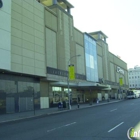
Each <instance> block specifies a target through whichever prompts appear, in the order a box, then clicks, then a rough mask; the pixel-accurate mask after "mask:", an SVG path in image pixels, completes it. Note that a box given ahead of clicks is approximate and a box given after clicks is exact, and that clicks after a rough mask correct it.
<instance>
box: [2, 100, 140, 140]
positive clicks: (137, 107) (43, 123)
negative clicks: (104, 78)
mask: <svg viewBox="0 0 140 140" xmlns="http://www.w3.org/2000/svg"><path fill="white" fill-rule="evenodd" d="M139 112H140V99H132V100H124V101H122V102H118V103H113V104H107V105H102V106H96V107H95V106H94V107H90V108H85V109H80V110H73V111H70V112H64V113H60V114H53V115H48V116H44V117H40V118H33V119H30V120H23V121H19V122H12V123H5V124H1V125H0V139H1V140H19V139H20V140H128V138H127V130H128V129H129V128H130V127H134V126H135V125H136V124H137V123H138V122H139V121H140V113H139Z"/></svg>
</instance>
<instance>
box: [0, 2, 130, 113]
mask: <svg viewBox="0 0 140 140" xmlns="http://www.w3.org/2000/svg"><path fill="white" fill-rule="evenodd" d="M71 8H74V7H73V5H72V4H70V3H69V2H68V1H66V0H38V1H37V0H0V114H3V113H16V112H22V111H28V110H33V109H34V107H35V109H44V108H50V107H54V106H57V104H58V102H59V101H63V100H65V101H67V100H68V81H67V77H68V65H69V64H73V65H74V67H75V80H72V81H69V89H70V97H71V101H72V103H73V104H74V103H76V102H77V98H78V97H79V98H80V103H85V102H90V103H92V102H94V101H96V99H97V98H98V99H99V100H102V97H103V96H104V97H105V99H108V98H109V97H110V98H112V99H113V98H120V97H121V98H124V97H125V92H126V90H127V89H128V72H127V63H126V62H124V61H123V60H121V59H120V58H118V57H117V56H115V55H114V54H112V53H111V52H110V51H109V48H108V44H107V42H106V40H107V36H106V35H105V34H104V33H103V32H102V31H97V32H91V33H86V32H85V33H83V32H81V31H80V30H78V29H77V28H75V27H74V25H73V23H74V20H73V16H72V15H71ZM83 20H84V19H83ZM118 41H119V40H118ZM114 43H115V42H114ZM120 77H121V78H122V79H123V84H122V85H120V84H119V79H120Z"/></svg>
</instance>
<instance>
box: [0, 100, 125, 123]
mask: <svg viewBox="0 0 140 140" xmlns="http://www.w3.org/2000/svg"><path fill="white" fill-rule="evenodd" d="M121 101H124V100H118V101H112V102H106V103H98V104H94V105H90V106H85V107H81V108H75V109H71V110H62V111H55V112H51V113H45V114H40V115H35V116H30V117H23V118H18V119H12V120H6V121H1V122H0V124H6V123H14V122H18V121H23V120H29V119H33V118H34V119H35V118H40V117H45V116H49V115H55V114H60V113H65V112H70V111H75V110H80V109H85V108H91V107H96V106H102V105H107V104H112V103H117V102H121Z"/></svg>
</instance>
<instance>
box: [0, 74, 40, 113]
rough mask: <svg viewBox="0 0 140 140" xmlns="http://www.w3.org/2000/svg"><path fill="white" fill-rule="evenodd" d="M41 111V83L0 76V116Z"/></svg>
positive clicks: (31, 79) (29, 79)
mask: <svg viewBox="0 0 140 140" xmlns="http://www.w3.org/2000/svg"><path fill="white" fill-rule="evenodd" d="M34 107H35V109H40V81H39V80H38V79H35V78H29V77H22V76H21V77H20V76H14V75H4V74H1V75H0V114H3V113H15V112H22V111H28V110H33V109H34Z"/></svg>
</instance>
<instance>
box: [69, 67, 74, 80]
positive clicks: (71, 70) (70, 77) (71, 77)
mask: <svg viewBox="0 0 140 140" xmlns="http://www.w3.org/2000/svg"><path fill="white" fill-rule="evenodd" d="M69 80H75V68H74V65H69Z"/></svg>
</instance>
